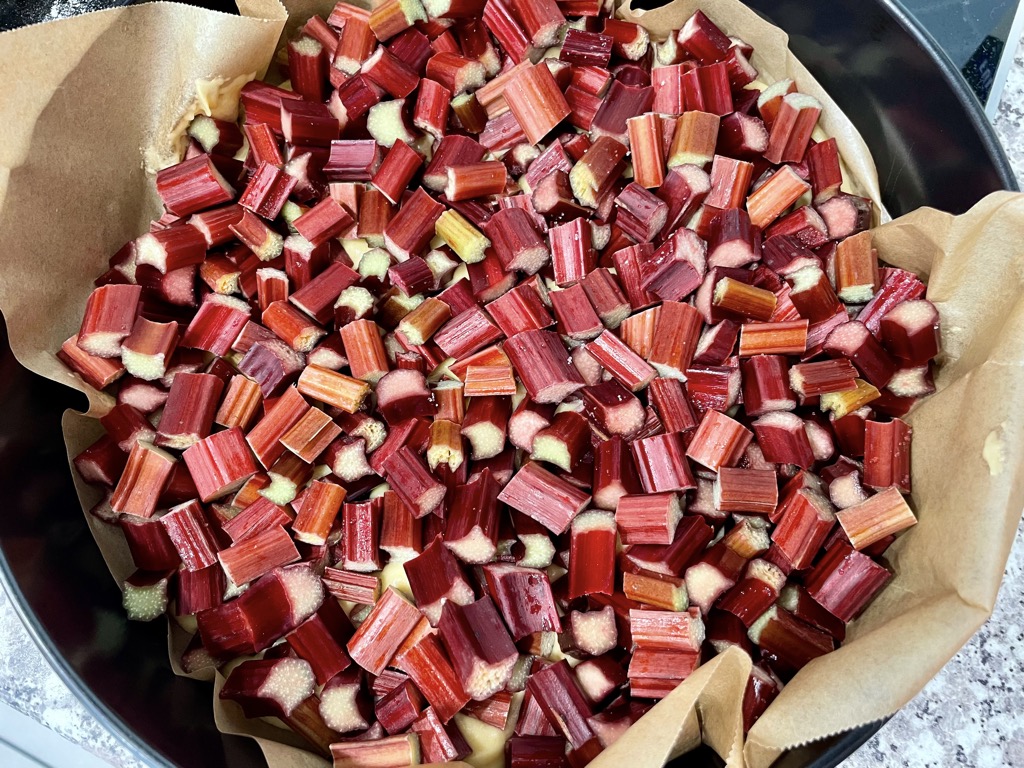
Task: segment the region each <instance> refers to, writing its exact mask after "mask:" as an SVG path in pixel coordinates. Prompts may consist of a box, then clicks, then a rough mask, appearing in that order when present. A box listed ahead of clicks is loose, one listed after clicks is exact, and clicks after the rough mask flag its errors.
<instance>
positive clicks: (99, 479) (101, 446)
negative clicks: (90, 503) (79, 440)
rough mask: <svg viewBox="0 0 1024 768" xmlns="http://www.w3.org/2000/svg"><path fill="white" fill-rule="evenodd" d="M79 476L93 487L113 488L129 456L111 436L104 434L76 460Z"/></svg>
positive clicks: (76, 457)
mask: <svg viewBox="0 0 1024 768" xmlns="http://www.w3.org/2000/svg"><path fill="white" fill-rule="evenodd" d="M73 461H74V465H75V469H76V470H77V471H78V474H79V476H81V478H82V479H83V480H84V481H85V482H87V483H90V484H92V485H105V486H108V487H112V486H114V485H115V484H116V483H117V480H118V478H119V477H120V476H121V473H122V472H124V467H125V464H126V463H127V461H128V456H127V455H126V454H125V452H124V451H123V450H121V448H120V447H119V446H118V444H117V442H116V441H115V440H113V439H112V438H111V437H110V435H107V434H104V435H102V436H101V437H100V438H99V439H98V440H96V442H95V443H93V444H92V445H90V446H89V447H88V448H86V449H85V450H84V451H82V452H81V453H80V454H78V455H77V456H75V458H74V460H73Z"/></svg>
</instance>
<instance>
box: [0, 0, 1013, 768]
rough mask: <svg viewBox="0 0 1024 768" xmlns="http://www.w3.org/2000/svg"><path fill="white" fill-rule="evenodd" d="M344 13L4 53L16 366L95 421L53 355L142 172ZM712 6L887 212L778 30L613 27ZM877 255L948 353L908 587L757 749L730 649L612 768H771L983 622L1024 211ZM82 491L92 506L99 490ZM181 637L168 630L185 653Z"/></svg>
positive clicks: (901, 564)
mask: <svg viewBox="0 0 1024 768" xmlns="http://www.w3.org/2000/svg"><path fill="white" fill-rule="evenodd" d="M332 5H333V3H332V2H329V1H321V2H317V0H289V1H288V2H285V3H284V5H283V6H282V5H281V4H279V3H278V2H276V0H240V2H239V6H240V9H241V11H242V16H240V17H233V16H227V15H223V14H218V13H215V12H210V11H203V10H199V9H195V8H191V7H185V6H179V5H175V4H172V3H153V4H149V5H142V6H134V7H131V8H124V9H116V10H111V11H104V12H100V13H93V14H88V15H86V16H82V17H78V18H74V19H68V20H61V21H56V22H49V23H46V24H43V25H38V26H35V27H30V28H27V29H21V30H16V31H13V32H8V33H4V34H2V35H0V76H2V77H3V82H5V84H6V86H5V87H6V89H7V92H8V96H7V98H5V99H4V100H2V101H0V242H3V243H4V245H5V246H6V247H5V251H4V254H3V256H2V257H0V258H2V259H3V261H2V262H0V263H2V264H3V272H2V273H0V309H2V311H3V313H4V315H5V318H6V320H7V323H8V329H9V334H10V340H11V346H12V349H13V350H14V352H15V354H16V355H17V357H18V359H19V360H20V361H21V362H22V363H23V364H24V365H26V366H27V367H28V368H30V369H31V370H33V371H35V372H37V373H39V374H41V375H43V376H46V377H48V378H51V379H54V380H57V381H61V382H63V383H65V384H67V385H68V386H71V387H74V388H76V389H78V390H80V391H82V392H84V393H85V394H86V395H87V396H88V397H89V402H90V409H91V413H92V414H97V413H102V412H103V411H104V410H105V409H106V408H107V407H109V398H108V397H107V396H105V395H102V394H100V393H96V392H95V391H93V390H91V388H89V387H88V386H86V385H84V384H83V383H82V382H81V381H80V380H79V379H77V377H75V376H73V375H71V374H69V373H68V372H66V371H65V369H64V368H63V366H62V365H60V363H59V362H58V361H57V360H56V358H55V357H54V355H53V352H54V351H55V350H56V349H58V348H59V346H60V344H61V342H63V340H64V339H66V338H67V337H68V336H70V335H71V334H72V333H74V332H75V331H76V330H77V327H78V323H79V321H80V318H81V312H82V308H83V306H84V301H85V298H86V296H87V295H88V293H89V291H90V289H91V279H92V277H93V276H94V275H96V274H98V273H99V272H101V271H103V269H104V267H105V264H106V260H107V258H108V257H109V255H110V254H111V253H113V252H114V251H115V250H116V249H117V248H118V247H120V245H121V244H123V243H124V242H125V241H127V240H128V239H130V238H132V237H135V236H136V235H138V234H139V233H140V232H143V231H145V229H146V228H147V226H148V223H149V221H150V220H151V219H152V218H153V217H154V216H155V215H156V214H157V213H158V208H159V206H158V204H157V200H156V197H155V194H154V192H153V189H152V181H151V178H150V176H148V175H147V173H146V171H145V169H146V168H149V169H153V168H158V167H161V165H163V164H166V163H167V162H172V161H173V160H172V158H173V142H172V141H171V137H172V136H173V134H174V132H175V129H176V128H178V127H180V126H181V125H182V124H183V121H186V120H187V119H189V118H190V117H191V115H193V114H196V113H198V112H200V111H205V112H208V113H213V114H215V115H217V116H223V117H231V116H232V114H233V112H234V110H235V108H236V104H235V97H236V95H237V89H238V88H239V87H241V84H243V83H244V82H246V81H247V80H248V79H251V78H252V77H258V76H260V75H261V74H262V73H263V72H264V71H265V70H266V68H267V66H268V64H269V63H270V61H271V60H272V57H273V54H274V51H275V49H276V47H277V45H278V40H279V38H280V36H281V34H282V31H283V30H284V29H285V27H286V24H287V27H288V28H289V29H291V28H293V27H294V26H295V25H297V24H299V23H301V22H303V21H304V20H305V19H306V18H307V17H308V16H309V15H310V14H311V13H314V12H318V13H326V12H327V11H328V10H329V9H330V7H331V6H332ZM698 6H699V7H701V8H702V9H703V10H704V11H705V12H706V13H708V15H709V16H711V17H712V18H713V19H714V20H715V21H716V22H718V23H719V24H721V25H722V26H723V28H724V29H726V31H727V32H729V33H730V34H735V35H739V36H741V37H743V38H745V39H746V40H748V41H749V42H750V43H751V44H753V45H754V46H755V49H756V50H755V56H754V63H755V65H756V66H758V68H759V69H760V70H761V71H762V72H763V73H764V74H763V79H764V80H765V81H766V82H770V81H772V80H775V79H779V78H782V77H791V78H792V79H794V80H795V81H796V82H797V84H798V85H799V88H800V90H801V91H803V92H805V93H810V94H812V95H814V96H816V97H817V98H818V99H819V100H821V101H822V103H823V104H824V107H825V109H824V112H823V114H822V120H821V125H822V127H823V128H824V129H825V132H826V133H828V134H830V135H834V136H836V138H837V140H838V141H839V144H840V147H841V149H842V152H843V156H844V162H845V166H846V170H847V172H848V179H847V184H848V185H849V188H850V189H851V190H853V191H857V192H858V193H860V194H865V195H868V196H870V197H871V198H872V199H874V200H875V202H876V203H879V195H878V183H877V178H876V174H875V169H874V165H873V163H872V162H871V158H870V155H869V153H868V151H867V148H866V146H865V145H864V142H863V140H862V139H861V138H860V136H859V134H858V133H857V131H856V129H855V128H854V126H853V125H852V124H851V123H850V122H849V120H848V119H847V118H846V117H845V116H844V115H842V114H841V113H839V111H838V109H837V108H836V106H835V104H834V103H833V102H832V101H831V99H829V98H828V96H827V94H825V93H823V92H822V90H821V88H820V86H819V85H818V84H817V83H816V82H815V81H814V79H813V78H812V77H811V76H810V75H809V74H808V73H807V71H806V70H805V69H804V68H803V67H802V66H801V65H800V63H799V62H798V61H796V60H795V58H794V57H793V56H792V55H791V54H790V53H789V52H788V50H787V48H786V37H785V35H784V34H783V33H782V32H781V31H780V30H778V29H776V28H774V27H772V26H771V25H769V24H767V23H766V22H765V21H764V20H762V19H761V18H760V17H758V16H757V15H756V14H754V13H753V12H752V11H750V10H749V9H747V8H745V7H744V6H742V5H741V4H740V3H739V2H736V0H704V2H701V3H699V4H698V3H695V2H691V1H690V0H677V1H676V2H674V3H672V4H671V5H669V6H667V7H665V8H662V9H659V10H657V11H649V12H641V11H631V10H630V8H629V6H628V3H627V5H626V6H624V7H623V8H621V9H620V13H621V15H623V16H625V17H626V18H633V19H635V20H637V21H639V22H640V23H642V24H643V25H645V26H646V27H647V28H648V29H650V30H651V32H652V34H653V35H654V36H656V37H657V36H659V35H663V34H664V33H666V32H667V31H669V30H671V29H674V28H677V27H679V26H681V25H682V23H683V22H684V21H685V19H686V18H687V17H688V16H689V15H690V14H691V13H692V12H693V10H694V9H696V8H697V7H698ZM286 11H287V13H289V14H290V17H289V16H286ZM883 220H885V217H884V215H883ZM875 242H876V246H877V248H878V250H879V253H880V255H881V257H882V258H883V259H884V260H886V261H887V262H889V263H892V264H895V265H897V266H903V267H906V268H908V269H912V270H914V271H916V272H917V273H919V274H921V275H922V276H924V277H926V278H927V279H928V280H929V289H928V296H929V298H930V299H931V300H932V301H934V302H935V303H936V304H937V306H938V307H939V310H940V312H941V314H942V321H943V340H944V347H945V352H944V355H943V366H942V368H941V369H940V371H939V373H938V376H937V382H936V383H937V386H938V389H939V392H938V393H937V394H936V395H935V396H933V397H932V398H930V399H928V400H927V401H925V402H924V403H923V404H921V405H920V406H919V407H918V408H916V409H915V410H914V411H913V412H912V414H911V416H910V417H909V420H910V422H911V423H912V424H913V426H914V430H915V439H914V454H915V455H914V462H913V469H914V476H913V482H914V494H913V497H912V505H913V506H914V508H915V510H916V511H917V513H918V516H919V519H920V524H919V525H918V526H917V527H916V528H915V529H914V530H913V531H911V532H910V533H909V534H908V535H906V536H904V537H902V538H901V539H900V540H899V541H898V542H897V543H896V545H894V547H893V548H892V549H891V550H890V552H889V555H888V558H889V560H890V564H891V565H892V566H893V569H894V571H895V577H894V579H893V580H892V582H891V584H890V586H889V587H888V589H886V590H885V591H884V593H883V594H882V595H881V596H880V598H879V599H878V600H877V601H875V603H874V604H872V606H871V607H870V608H869V609H868V611H867V612H866V613H865V614H864V616H863V617H861V618H860V619H858V620H857V621H856V622H855V623H854V624H853V625H852V626H851V628H850V632H849V639H848V642H847V644H846V645H845V646H844V647H843V648H842V649H840V650H839V651H838V652H836V653H834V654H830V655H829V656H826V657H824V658H821V659H818V660H816V661H815V662H813V663H812V664H811V665H809V666H808V667H807V668H805V669H804V670H803V671H801V673H800V674H799V675H797V677H796V678H795V679H794V680H793V682H792V683H791V684H790V685H789V686H787V687H786V689H785V691H784V692H783V694H782V695H781V696H780V697H779V699H778V700H777V701H776V702H775V703H774V704H773V705H772V706H771V707H770V708H769V709H768V711H767V712H766V714H765V715H764V717H763V718H762V719H761V720H760V721H759V722H758V723H757V725H756V726H755V727H754V728H753V730H752V731H751V732H750V734H749V736H748V738H747V739H746V742H745V743H744V740H743V738H742V732H741V726H740V720H741V717H740V702H741V698H742V693H743V689H744V686H745V684H746V679H747V676H748V674H749V669H750V661H749V659H748V658H747V657H746V655H745V654H743V653H742V652H740V651H736V650H733V651H730V652H728V653H726V654H723V655H721V656H719V657H716V658H714V659H712V660H711V661H709V662H708V663H707V664H705V665H704V666H702V667H701V668H700V669H699V670H698V671H697V672H696V673H694V675H692V676H691V677H690V678H689V679H688V680H687V681H685V682H684V683H683V684H682V685H680V686H679V688H678V689H677V690H676V691H674V692H673V693H672V694H671V695H670V696H668V697H667V698H666V699H665V700H664V701H662V702H661V703H659V704H658V705H657V706H656V707H655V708H654V709H653V710H652V711H651V712H650V713H649V714H648V715H647V716H646V717H644V718H643V719H642V720H641V721H640V722H638V723H637V724H636V725H635V726H634V727H633V728H632V729H631V730H630V731H629V732H628V733H627V734H626V735H625V736H624V737H623V738H622V739H621V740H620V741H619V742H617V743H616V744H615V745H614V746H612V747H611V748H610V749H609V750H607V751H606V752H605V753H604V754H602V755H601V756H600V757H599V758H598V760H597V761H596V763H595V765H597V766H598V768H613V766H620V765H622V764H624V763H625V762H626V761H627V760H628V761H630V762H631V763H632V764H636V765H643V766H656V765H661V764H663V763H664V762H665V761H666V760H667V759H669V758H670V757H672V756H675V755H677V754H680V753H682V752H685V751H687V750H689V749H691V748H693V747H694V746H695V745H696V744H697V743H699V742H700V741H701V740H702V739H703V741H705V742H707V743H708V744H709V745H710V746H712V747H713V748H714V749H715V750H716V751H717V752H718V753H719V754H720V755H722V756H723V758H724V759H725V760H726V762H727V764H728V765H730V766H742V765H749V766H752V768H763V767H764V766H767V765H769V764H770V763H771V762H772V760H773V759H774V758H775V757H776V756H777V755H778V754H780V753H781V752H782V751H784V750H786V749H788V748H792V747H795V746H798V745H801V744H804V743H807V742H810V741H813V740H815V739H819V738H822V737H825V736H828V735H830V734H834V733H837V732H840V731H842V730H846V729H849V728H852V727H855V726H857V725H860V724H863V723H867V722H871V721H874V720H878V719H880V718H883V717H885V716H887V715H889V714H891V713H892V712H894V711H895V710H897V709H898V708H899V707H901V706H902V705H903V704H905V703H906V702H907V701H909V700H910V699H911V698H912V697H913V696H914V695H916V694H917V693H918V692H919V691H920V690H921V688H922V687H923V686H924V685H925V683H927V681H928V680H929V679H930V678H931V677H932V676H933V675H934V674H935V672H937V671H938V669H939V668H941V667H942V665H943V664H944V663H945V662H946V661H947V660H948V659H949V657H950V656H952V655H953V654H954V653H955V652H956V651H957V650H958V649H959V648H960V646H961V645H962V644H963V643H964V642H965V641H966V640H967V639H968V638H969V637H970V636H971V634H972V633H973V632H974V631H975V630H976V629H977V627H978V626H979V625H980V624H981V623H982V622H983V621H984V620H985V619H986V618H987V616H988V615H989V614H990V612H991V610H992V605H993V602H994V600H995V595H996V592H997V590H998V586H999V583H1000V580H1001V576H1002V572H1003V567H1004V565H1005V562H1006V558H1007V555H1008V553H1009V549H1010V546H1011V545H1012V543H1013V538H1014V533H1015V530H1016V526H1017V521H1018V520H1019V517H1020V512H1021V507H1022V505H1024V477H1022V474H1024V461H1022V459H1024V411H1022V409H1020V408H1019V406H1018V403H1019V402H1020V400H1021V397H1022V396H1024V391H1022V390H1024V299H1022V298H1021V297H1022V296H1024V257H1022V256H1021V255H1020V245H1019V244H1020V243H1024V196H1022V195H1011V194H1009V193H999V194H995V195H991V196H989V197H988V198H986V199H985V200H983V201H981V202H980V203H979V204H978V205H977V206H976V207H975V208H973V209H972V210H971V211H969V212H968V213H966V214H964V215H962V216H960V217H952V216H950V215H948V214H944V213H940V212H938V211H934V210H930V209H925V210H921V211H918V212H916V213H913V214H911V215H909V216H904V217H902V218H900V219H898V220H896V221H894V222H891V223H889V224H886V225H884V226H882V227H881V228H880V229H878V230H876V240H875ZM64 429H65V436H66V441H67V448H68V455H69V457H70V456H74V455H75V454H77V453H78V452H79V451H80V450H82V448H84V447H85V446H86V445H88V444H89V443H90V442H92V440H94V439H95V437H96V436H97V435H98V433H99V428H98V425H97V423H96V421H95V420H94V419H92V418H88V417H87V416H85V415H82V414H78V413H75V412H71V411H69V412H68V413H67V414H65V418H64ZM76 483H77V486H78V490H79V495H80V497H81V500H82V503H83V507H84V508H85V509H88V508H89V507H91V506H92V505H93V504H94V503H95V502H96V501H97V500H98V493H97V492H96V490H95V489H94V488H91V487H88V486H85V485H84V484H81V483H80V482H79V481H78V480H77V478H76ZM86 519H87V520H88V522H89V525H90V528H91V529H92V531H93V533H94V535H95V536H96V539H97V543H98V545H99V546H100V549H101V551H102V553H103V556H104V558H105V560H106V562H107V564H108V566H109V567H110V570H111V574H112V576H113V577H114V578H115V579H118V580H119V579H123V578H124V576H126V575H127V574H128V573H129V572H130V571H131V564H130V559H129V558H128V555H127V551H126V548H125V545H124V542H123V539H122V538H121V536H120V534H119V533H118V532H117V531H116V530H115V529H112V528H111V527H110V526H106V525H104V524H102V523H100V522H98V521H96V520H95V519H93V518H92V517H91V516H90V515H88V514H87V515H86ZM187 639H188V632H187V631H186V630H185V629H182V628H181V627H177V626H172V628H171V631H170V632H169V634H168V642H169V648H170V650H171V655H172V657H176V656H177V653H178V652H180V649H181V648H182V647H183V645H184V643H185V642H187ZM172 663H173V662H172ZM175 668H176V671H178V672H179V673H180V669H179V668H178V667H177V665H176V664H175ZM207 677H209V675H207ZM221 682H222V680H221V679H220V677H219V676H217V680H216V682H215V690H216V689H217V688H218V687H219V685H220V684H221ZM214 709H215V717H216V721H217V724H218V727H219V728H220V729H221V730H222V731H224V732H226V733H237V734H244V735H247V736H251V737H253V738H255V739H256V740H257V742H258V743H259V744H260V746H261V748H262V749H263V751H264V754H265V756H266V758H267V761H268V764H269V765H270V766H272V768H285V767H287V768H305V767H306V766H308V767H309V768H312V767H313V766H324V765H327V761H325V760H323V759H322V758H319V757H316V756H313V755H310V754H309V753H308V752H305V751H304V750H302V749H300V748H299V747H298V746H297V745H298V743H299V742H297V741H296V740H295V738H294V737H293V736H291V735H289V734H288V733H287V732H285V731H282V730H281V729H279V728H275V727H274V726H273V725H271V724H268V723H265V722H262V721H255V722H254V721H249V720H246V719H244V718H242V717H241V716H240V713H239V712H238V711H237V708H234V707H233V705H230V703H228V704H221V703H220V702H218V701H217V699H216V697H215V696H214ZM471 761H472V760H471Z"/></svg>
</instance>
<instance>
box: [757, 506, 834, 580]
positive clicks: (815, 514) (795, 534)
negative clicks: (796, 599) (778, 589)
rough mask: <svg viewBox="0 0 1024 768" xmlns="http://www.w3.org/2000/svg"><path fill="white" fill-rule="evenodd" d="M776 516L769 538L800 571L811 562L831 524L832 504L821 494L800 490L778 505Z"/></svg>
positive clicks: (832, 515)
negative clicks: (777, 522) (778, 517)
mask: <svg viewBox="0 0 1024 768" xmlns="http://www.w3.org/2000/svg"><path fill="white" fill-rule="evenodd" d="M779 515H780V516H781V519H780V520H779V524H778V526H777V527H776V528H775V530H774V531H773V532H772V541H774V542H775V544H776V545H777V546H778V548H779V549H780V550H781V551H782V553H783V554H784V555H785V556H786V558H787V559H788V560H789V562H790V563H792V565H793V567H794V568H796V569H798V570H802V569H804V568H806V567H808V566H809V565H810V564H811V562H812V560H813V558H814V557H815V555H817V553H818V550H819V549H820V548H821V545H822V543H823V542H824V541H825V537H826V536H828V534H829V531H831V530H832V527H833V526H834V525H835V518H836V515H835V512H834V509H833V507H832V504H831V503H830V502H829V501H828V499H826V498H825V497H824V496H822V495H820V494H818V493H816V492H814V491H812V490H808V489H804V490H801V491H797V492H796V493H795V494H793V495H792V496H790V497H789V498H788V499H786V500H785V501H783V503H782V504H780V506H779Z"/></svg>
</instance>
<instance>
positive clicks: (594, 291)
mask: <svg viewBox="0 0 1024 768" xmlns="http://www.w3.org/2000/svg"><path fill="white" fill-rule="evenodd" d="M581 285H582V286H583V290H584V291H585V292H586V294H587V298H588V299H589V300H590V303H591V305H592V306H593V307H594V311H595V312H597V315H598V317H599V318H600V319H601V322H602V323H603V324H604V326H605V327H606V328H610V329H611V330H615V329H616V328H618V327H619V326H620V325H621V324H622V322H623V321H624V320H625V319H626V318H627V317H628V316H629V313H630V304H629V300H628V299H627V298H626V295H625V294H624V293H623V292H622V288H621V287H620V286H619V282H618V280H617V279H616V277H615V275H613V274H612V272H611V271H610V270H608V269H605V268H600V269H595V270H593V271H592V272H590V273H589V274H588V275H587V276H586V277H584V278H583V280H582V281H581Z"/></svg>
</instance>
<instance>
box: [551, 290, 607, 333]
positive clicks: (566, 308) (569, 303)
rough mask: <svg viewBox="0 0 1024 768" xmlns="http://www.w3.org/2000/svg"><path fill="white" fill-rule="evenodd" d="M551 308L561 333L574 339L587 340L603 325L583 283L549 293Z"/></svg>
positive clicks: (602, 327)
mask: <svg viewBox="0 0 1024 768" xmlns="http://www.w3.org/2000/svg"><path fill="white" fill-rule="evenodd" d="M549 298H550V300H551V308H552V309H553V310H554V313H555V317H556V318H557V320H558V330H559V331H560V332H561V334H562V335H563V336H565V337H567V338H569V339H572V340H574V341H589V340H591V339H593V338H595V337H597V336H599V335H600V334H601V332H602V331H603V330H604V325H603V324H602V323H601V318H599V317H598V316H597V312H595V311H594V307H593V305H592V304H591V303H590V300H589V299H588V298H587V293H586V291H585V290H584V288H583V285H582V284H580V283H576V284H574V285H571V286H569V287H568V288H566V289H564V290H561V291H553V292H551V293H550V294H549Z"/></svg>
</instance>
